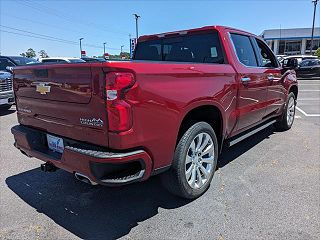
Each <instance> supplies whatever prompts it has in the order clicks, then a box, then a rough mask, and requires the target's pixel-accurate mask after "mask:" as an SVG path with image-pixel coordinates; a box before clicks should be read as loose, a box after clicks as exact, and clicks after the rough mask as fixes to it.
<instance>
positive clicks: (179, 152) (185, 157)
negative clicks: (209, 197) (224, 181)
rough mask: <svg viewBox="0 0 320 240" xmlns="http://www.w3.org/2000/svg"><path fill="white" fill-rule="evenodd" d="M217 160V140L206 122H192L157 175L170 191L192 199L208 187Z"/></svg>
mask: <svg viewBox="0 0 320 240" xmlns="http://www.w3.org/2000/svg"><path fill="white" fill-rule="evenodd" d="M217 160H218V141H217V137H216V135H215V132H214V130H213V129H212V127H211V126H210V125H209V124H208V123H206V122H198V123H195V124H194V125H192V126H191V127H190V128H189V129H188V130H187V131H186V132H185V133H184V134H183V136H182V137H181V139H180V140H179V143H178V145H177V147H176V150H175V154H174V159H173V163H172V167H171V168H170V170H168V171H167V172H165V173H164V174H163V175H162V176H161V178H162V182H163V184H164V186H165V187H166V188H167V189H168V190H169V191H170V192H171V193H173V194H175V195H178V196H180V197H183V198H188V199H194V198H197V197H199V196H200V195H202V194H203V193H204V192H205V191H206V190H207V189H208V188H209V186H210V182H211V180H212V177H213V174H214V171H215V169H216V165H217Z"/></svg>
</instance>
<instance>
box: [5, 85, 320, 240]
mask: <svg viewBox="0 0 320 240" xmlns="http://www.w3.org/2000/svg"><path fill="white" fill-rule="evenodd" d="M15 124H17V120H16V113H15V109H14V107H12V109H11V110H9V111H7V112H2V113H0V131H1V132H0V133H1V135H0V136H1V138H0V141H1V142H0V154H1V159H0V164H1V165H0V167H1V172H0V219H1V221H0V239H79V238H82V239H116V238H123V239H218V240H224V239H281V240H282V239H294V240H297V239H308V240H314V239H320V214H319V213H320V206H319V202H320V161H319V160H320V159H319V158H320V152H319V146H320V80H301V81H300V82H299V100H298V108H297V112H296V119H295V123H294V125H293V128H292V129H291V130H290V131H287V132H275V131H274V129H273V127H270V128H268V129H265V130H263V131H261V132H260V133H258V134H256V135H255V136H252V137H250V138H249V139H247V140H245V141H243V142H241V143H239V144H237V145H235V146H233V147H231V148H230V149H228V151H225V152H224V153H223V154H222V157H221V159H220V162H219V168H218V170H217V171H216V174H215V176H214V179H213V182H212V185H211V187H210V189H209V190H208V191H207V192H206V193H205V194H204V195H203V196H202V197H200V198H199V199H197V200H194V201H185V200H181V199H179V198H176V197H174V196H171V195H170V194H168V193H167V192H166V191H165V190H164V189H163V188H162V187H161V185H160V183H159V180H158V178H152V179H151V180H149V181H147V182H144V183H138V184H134V185H130V186H126V187H121V188H106V187H101V186H95V187H92V186H89V185H86V184H84V183H82V182H79V181H77V180H75V179H74V177H73V176H72V175H71V174H69V173H67V172H64V171H62V170H59V171H57V172H54V173H43V172H41V171H40V169H39V165H40V161H38V160H36V159H29V158H27V157H25V156H24V155H22V154H20V152H19V151H18V150H17V149H15V148H14V147H13V138H12V136H11V133H10V128H11V127H12V126H14V125H15Z"/></svg>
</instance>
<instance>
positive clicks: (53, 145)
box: [47, 134, 64, 153]
mask: <svg viewBox="0 0 320 240" xmlns="http://www.w3.org/2000/svg"><path fill="white" fill-rule="evenodd" d="M47 143H48V148H49V149H50V150H51V151H53V152H57V153H63V150H64V144H63V139H62V138H59V137H56V136H52V135H50V134H47Z"/></svg>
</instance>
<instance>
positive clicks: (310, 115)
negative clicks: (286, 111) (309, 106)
mask: <svg viewBox="0 0 320 240" xmlns="http://www.w3.org/2000/svg"><path fill="white" fill-rule="evenodd" d="M296 109H297V110H298V111H299V112H301V113H302V114H303V115H305V116H306V117H320V114H317V113H315V114H309V113H306V112H305V111H303V110H302V109H301V108H299V107H296Z"/></svg>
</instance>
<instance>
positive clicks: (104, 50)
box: [103, 42, 107, 56]
mask: <svg viewBox="0 0 320 240" xmlns="http://www.w3.org/2000/svg"><path fill="white" fill-rule="evenodd" d="M106 44H107V43H106V42H104V43H103V56H104V55H105V54H106Z"/></svg>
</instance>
